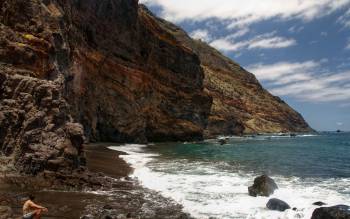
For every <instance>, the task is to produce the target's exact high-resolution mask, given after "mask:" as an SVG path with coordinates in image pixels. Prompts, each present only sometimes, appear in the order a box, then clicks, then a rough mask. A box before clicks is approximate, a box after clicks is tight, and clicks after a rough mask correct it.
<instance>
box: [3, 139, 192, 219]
mask: <svg viewBox="0 0 350 219" xmlns="http://www.w3.org/2000/svg"><path fill="white" fill-rule="evenodd" d="M108 145H110V144H106V143H103V144H91V145H88V146H87V147H86V148H85V152H86V159H87V164H88V165H87V166H88V169H89V170H90V171H91V172H95V173H100V174H99V175H102V174H103V175H105V176H106V177H107V178H108V177H109V178H110V180H109V181H111V180H112V183H111V185H110V187H109V188H108V189H102V190H95V191H79V190H76V191H74V189H73V190H69V191H67V190H65V189H62V190H51V189H48V188H46V189H40V190H36V191H33V189H32V187H31V186H24V187H23V185H22V186H17V185H13V184H8V183H6V182H4V180H2V178H1V177H0V205H5V206H10V207H11V208H12V210H13V212H14V215H15V217H14V218H21V214H22V210H21V208H22V205H23V201H24V199H23V198H24V197H26V195H27V194H29V193H32V194H34V195H35V196H36V202H37V203H39V204H41V205H43V206H45V207H47V208H48V209H49V212H48V213H46V214H45V215H44V216H43V217H42V218H43V219H45V218H48V219H49V218H52V219H56V218H57V219H59V218H67V219H78V218H80V217H81V216H82V215H90V218H105V216H106V215H108V216H110V218H117V217H121V218H125V216H126V215H127V214H130V215H131V216H132V218H189V217H188V215H186V214H184V213H183V212H182V206H180V205H178V204H176V203H174V202H173V201H172V200H169V199H166V198H164V197H161V196H160V195H159V194H157V193H156V192H153V191H150V190H147V189H144V188H142V187H141V186H139V185H138V183H137V182H136V181H134V180H131V179H129V178H128V177H127V176H128V175H129V174H130V173H131V171H132V168H131V167H130V166H128V164H127V163H126V162H125V161H124V160H122V159H120V158H119V155H120V154H122V152H118V151H114V150H110V149H108V148H107V147H106V146H108ZM111 177H112V178H113V179H111ZM0 218H1V216H0Z"/></svg>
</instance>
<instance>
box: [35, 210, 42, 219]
mask: <svg viewBox="0 0 350 219" xmlns="http://www.w3.org/2000/svg"><path fill="white" fill-rule="evenodd" d="M41 212H42V210H41V209H38V210H36V211H35V216H34V219H40V218H41Z"/></svg>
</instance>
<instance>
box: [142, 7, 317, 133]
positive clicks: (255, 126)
mask: <svg viewBox="0 0 350 219" xmlns="http://www.w3.org/2000/svg"><path fill="white" fill-rule="evenodd" d="M142 10H144V11H145V13H149V14H150V16H152V15H151V14H152V13H151V12H149V11H148V10H147V9H146V8H145V7H143V8H142ZM154 19H155V20H157V23H158V24H159V25H160V26H161V27H162V28H163V29H164V30H166V31H167V32H169V33H170V34H171V35H173V36H175V37H176V39H177V40H179V41H180V42H181V43H182V44H183V45H184V46H186V47H188V48H190V49H191V50H192V51H193V52H194V53H196V54H197V55H198V57H199V59H200V62H201V66H202V68H203V70H204V75H205V78H204V87H205V91H206V93H207V94H209V95H210V96H211V97H212V98H213V104H212V106H211V110H210V115H209V119H208V126H207V128H206V130H205V136H206V137H215V136H218V135H237V134H252V133H277V132H310V131H313V130H312V129H311V128H310V127H309V125H308V124H307V123H306V122H305V120H304V119H303V117H302V116H301V115H300V114H299V113H298V112H296V111H295V110H293V109H292V108H291V107H289V106H288V104H286V103H285V102H284V101H283V100H281V99H280V98H279V97H276V96H273V95H271V94H270V93H269V92H268V91H267V90H265V89H264V88H263V87H262V86H261V85H260V83H259V82H258V80H257V79H256V78H255V76H254V75H253V74H252V73H250V72H248V71H246V70H245V69H244V68H242V67H241V66H240V65H238V64H237V63H235V62H234V61H232V60H230V59H229V58H227V57H225V56H223V55H222V54H221V53H220V52H219V51H217V50H215V49H214V48H212V47H211V46H209V45H208V44H206V43H205V42H202V41H200V40H194V39H191V38H190V37H189V36H188V35H187V34H186V33H185V32H184V31H183V30H182V29H181V28H179V27H177V26H175V25H173V24H171V23H169V22H167V21H165V20H162V19H159V18H154Z"/></svg>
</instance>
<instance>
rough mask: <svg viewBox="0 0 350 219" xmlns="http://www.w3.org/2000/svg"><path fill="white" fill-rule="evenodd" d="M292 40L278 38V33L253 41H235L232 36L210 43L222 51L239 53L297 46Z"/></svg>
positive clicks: (256, 37)
mask: <svg viewBox="0 0 350 219" xmlns="http://www.w3.org/2000/svg"><path fill="white" fill-rule="evenodd" d="M296 44H297V43H296V41H295V40H294V39H292V38H286V37H281V36H276V33H275V32H273V33H269V34H262V35H258V36H255V37H254V38H252V39H249V40H244V41H235V37H232V35H229V36H226V37H224V38H220V39H216V40H214V41H212V42H211V43H210V45H211V46H213V47H215V48H216V49H218V50H222V51H237V50H241V49H249V50H250V49H278V48H286V47H290V46H294V45H296Z"/></svg>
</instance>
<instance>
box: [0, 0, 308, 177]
mask: <svg viewBox="0 0 350 219" xmlns="http://www.w3.org/2000/svg"><path fill="white" fill-rule="evenodd" d="M0 7H1V11H0V45H1V47H0V90H1V93H0V148H1V153H2V154H3V155H5V156H2V157H6V159H7V161H6V162H8V163H9V164H13V165H14V166H15V167H18V168H20V169H21V170H23V171H25V172H28V173H37V172H40V171H42V170H43V169H52V170H60V169H67V168H68V169H69V168H73V169H74V168H78V167H80V166H82V165H84V159H83V154H82V147H83V146H82V145H83V143H84V139H85V141H116V142H146V141H176V140H183V141H187V140H196V139H202V138H203V136H208V137H211V136H215V135H219V134H242V133H253V132H280V131H283V132H290V131H293V132H294V131H309V130H311V129H310V128H309V127H308V125H307V124H306V123H305V121H304V120H303V118H302V117H301V116H300V115H299V114H298V113H296V112H295V111H294V110H292V109H291V108H290V107H289V106H288V105H287V104H285V103H284V102H283V101H281V100H280V99H279V98H277V97H274V96H272V95H271V94H269V93H268V92H267V91H266V90H264V89H263V88H262V87H261V86H260V84H259V83H258V81H257V80H256V79H255V77H254V75H252V74H250V73H248V72H246V71H245V70H244V69H242V68H241V67H240V66H239V65H237V64H236V63H234V62H232V61H231V60H229V59H228V58H226V57H224V56H222V55H221V54H220V53H219V52H217V51H216V50H214V49H213V48H211V47H209V46H208V45H206V44H204V43H202V42H199V41H195V40H192V39H191V38H189V37H188V36H187V34H186V33H185V32H183V31H182V30H181V29H180V28H178V27H176V26H174V25H172V24H170V23H168V22H166V21H164V20H161V19H158V18H156V17H155V16H153V15H152V14H151V13H150V12H149V11H148V10H147V9H146V8H144V7H143V6H139V5H138V1H137V0H99V1H97V0H0ZM79 123H80V124H81V125H80V124H79ZM84 135H85V138H84Z"/></svg>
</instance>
